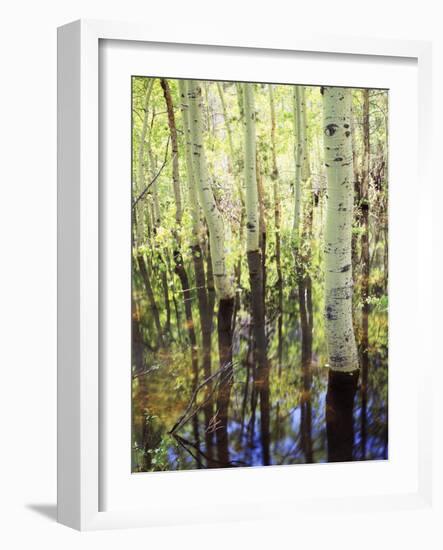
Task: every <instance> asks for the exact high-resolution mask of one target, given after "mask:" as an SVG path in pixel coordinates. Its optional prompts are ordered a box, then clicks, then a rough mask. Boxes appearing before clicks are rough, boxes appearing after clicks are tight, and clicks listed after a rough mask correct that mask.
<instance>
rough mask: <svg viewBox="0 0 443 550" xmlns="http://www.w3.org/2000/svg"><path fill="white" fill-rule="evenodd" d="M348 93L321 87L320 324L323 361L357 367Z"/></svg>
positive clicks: (337, 366)
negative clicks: (324, 195)
mask: <svg viewBox="0 0 443 550" xmlns="http://www.w3.org/2000/svg"><path fill="white" fill-rule="evenodd" d="M351 109H352V92H351V90H350V89H348V88H330V87H326V88H323V131H324V136H323V139H324V151H325V166H326V175H327V182H328V203H327V214H326V227H325V243H324V246H325V250H324V252H325V326H326V337H327V344H328V355H329V366H330V368H331V369H333V370H339V371H342V372H352V371H354V370H356V369H358V355H357V346H356V344H355V337H354V329H353V325H352V290H353V281H352V256H351V237H352V217H353V198H354V189H353V162H352V137H351Z"/></svg>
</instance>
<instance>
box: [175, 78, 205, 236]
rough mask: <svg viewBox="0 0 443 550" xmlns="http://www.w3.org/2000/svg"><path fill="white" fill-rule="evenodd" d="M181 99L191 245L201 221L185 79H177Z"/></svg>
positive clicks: (198, 231)
mask: <svg viewBox="0 0 443 550" xmlns="http://www.w3.org/2000/svg"><path fill="white" fill-rule="evenodd" d="M178 86H179V91H180V101H181V115H182V124H183V134H184V140H185V154H186V172H187V182H188V196H189V209H190V211H191V219H192V243H191V244H192V246H195V245H197V244H200V234H201V223H200V206H199V203H198V197H197V189H196V185H195V177H194V169H193V166H192V137H191V128H190V124H189V98H188V82H187V81H186V80H179V81H178Z"/></svg>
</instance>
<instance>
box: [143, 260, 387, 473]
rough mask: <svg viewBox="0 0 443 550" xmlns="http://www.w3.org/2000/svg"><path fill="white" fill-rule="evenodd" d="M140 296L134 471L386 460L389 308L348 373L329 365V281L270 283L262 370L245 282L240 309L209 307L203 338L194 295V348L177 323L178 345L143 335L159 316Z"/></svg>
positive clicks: (375, 320) (374, 317) (373, 322)
mask: <svg viewBox="0 0 443 550" xmlns="http://www.w3.org/2000/svg"><path fill="white" fill-rule="evenodd" d="M267 276H268V278H272V277H273V276H274V273H273V272H272V270H270V269H268V273H267ZM136 280H137V279H136ZM138 284H140V290H139V292H140V295H142V294H143V288H142V285H143V281H142V280H140V281H139V282H138ZM191 286H192V283H191ZM245 286H246V285H245ZM136 288H137V287H136ZM294 288H295V290H294ZM134 295H135V298H136V299H135V300H134V303H133V334H134V337H135V341H134V344H135V345H134V346H133V358H134V364H135V365H136V368H134V370H133V471H134V472H141V471H158V470H177V469H196V468H225V467H239V466H260V465H268V464H270V465H272V464H301V463H318V462H328V461H330V462H336V461H350V460H373V459H385V458H387V453H388V441H387V433H388V423H387V346H386V344H385V342H386V341H387V313H386V311H383V310H373V311H371V312H369V315H368V327H369V345H368V346H367V347H366V348H365V349H362V346H361V345H360V350H361V351H360V364H361V367H362V368H361V369H360V374H359V375H355V374H354V375H349V374H342V373H334V372H332V371H331V372H329V371H328V369H327V368H324V365H325V364H326V361H327V358H326V349H325V338H324V332H323V318H322V308H321V299H322V288H321V284H320V283H319V282H318V281H316V280H315V279H313V280H311V278H310V277H305V278H303V279H302V280H301V282H300V284H299V285H296V284H295V276H294V284H293V285H286V286H285V285H283V286H282V289H281V296H280V289H279V287H278V285H277V286H275V287H274V288H272V290H268V295H267V310H266V316H265V324H264V328H265V342H266V347H265V355H264V359H263V361H262V363H261V367H260V365H259V358H258V357H257V349H256V345H255V342H256V339H255V333H254V326H253V316H252V314H251V313H250V312H251V305H252V300H253V296H252V293H249V292H248V291H247V289H246V288H245V290H244V291H242V292H241V293H238V295H237V297H236V299H237V304H235V303H234V302H235V301H228V302H226V303H223V302H222V303H218V302H217V300H216V301H215V304H214V306H215V307H214V306H211V305H206V307H207V308H208V312H207V315H206V316H203V319H204V323H206V325H210V326H211V327H212V331H211V334H210V338H207V339H206V341H205V342H203V339H202V337H201V334H202V331H201V330H200V328H201V327H200V316H199V307H201V304H200V306H199V302H198V297H197V296H195V295H192V298H191V303H192V308H193V311H194V328H195V334H196V336H197V342H196V346H195V349H190V348H186V347H184V346H183V344H182V343H181V341H180V340H179V338H178V334H179V327H178V326H177V325H174V319H171V334H170V335H169V338H170V340H169V344H168V347H166V346H161V345H158V346H155V345H153V344H152V343H150V342H148V341H146V340H144V341H143V335H144V334H146V328H147V327H149V326H150V324H151V323H153V322H154V323H155V320H154V319H153V318H152V315H151V314H150V311H149V308H148V307H147V306H146V302H144V301H143V300H140V296H138V295H137V293H136V292H135V293H134ZM137 298H138V299H137ZM213 303H214V302H213ZM280 304H281V306H282V307H280ZM211 307H212V311H211V309H210V308H211ZM259 310H260V308H259ZM234 319H235V320H234ZM154 326H155V325H154ZM185 326H186V325H185ZM174 329H175V331H174ZM182 337H183V336H182ZM357 337H358V338H360V340H359V343H360V344H361V338H362V335H361V334H360V333H358V332H357ZM143 346H144V354H143V353H142V351H141V350H142V347H143ZM208 347H209V350H208ZM208 353H209V360H208ZM143 355H144V360H143V361H142V360H141V357H142V356H143ZM196 357H197V363H198V365H199V378H198V381H196V378H195V363H196ZM205 357H206V359H205ZM205 361H206V364H208V363H209V364H210V365H211V369H212V370H208V368H206V370H203V365H204V364H205ZM141 363H143V364H141ZM137 365H138V366H137ZM208 373H209V374H208ZM363 382H364V384H363Z"/></svg>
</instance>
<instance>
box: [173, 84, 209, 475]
mask: <svg viewBox="0 0 443 550" xmlns="http://www.w3.org/2000/svg"><path fill="white" fill-rule="evenodd" d="M179 90H180V96H181V102H182V105H181V113H182V123H183V133H184V138H185V153H186V172H187V179H188V196H189V207H190V211H191V218H192V239H191V252H192V260H193V264H194V272H195V286H196V288H197V299H198V306H199V313H200V324H201V332H202V347H203V360H202V364H203V374H204V378H205V379H206V380H208V379H209V378H210V376H211V330H212V322H211V312H210V309H209V301H208V292H207V289H206V276H205V266H204V258H203V252H202V249H201V246H200V237H201V234H202V227H201V222H200V215H199V203H198V198H197V190H196V186H195V177H194V170H193V164H192V139H191V129H190V124H189V98H188V83H187V81H186V80H179ZM211 395H212V382H211V381H208V382H207V384H206V385H205V401H206V404H205V406H204V407H203V411H204V416H205V447H206V455H207V460H208V467H212V466H213V463H212V441H213V437H212V435H213V434H212V431H211V430H210V429H209V428H210V424H211V421H212V417H213V405H212V401H211Z"/></svg>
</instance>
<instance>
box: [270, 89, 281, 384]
mask: <svg viewBox="0 0 443 550" xmlns="http://www.w3.org/2000/svg"><path fill="white" fill-rule="evenodd" d="M269 105H270V111H271V153H272V172H271V180H272V184H273V195H274V227H275V263H276V268H277V288H278V317H277V334H278V371H279V373H280V374H281V367H282V359H283V275H282V266H281V235H280V231H281V204H280V200H281V199H280V175H279V172H278V166H277V154H276V142H275V127H276V120H275V102H274V91H273V87H272V84H270V85H269Z"/></svg>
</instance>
